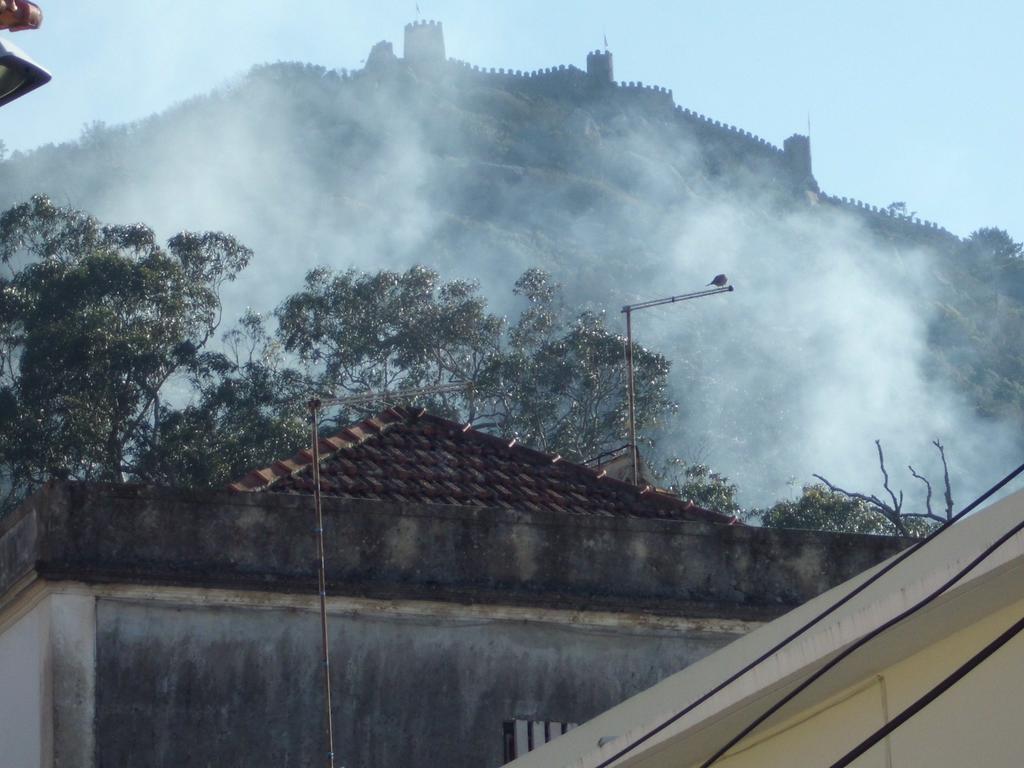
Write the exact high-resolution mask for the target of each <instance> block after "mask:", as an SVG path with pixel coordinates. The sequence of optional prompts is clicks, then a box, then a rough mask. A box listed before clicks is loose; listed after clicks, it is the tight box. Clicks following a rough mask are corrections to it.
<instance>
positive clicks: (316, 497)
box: [309, 398, 334, 768]
mask: <svg viewBox="0 0 1024 768" xmlns="http://www.w3.org/2000/svg"><path fill="white" fill-rule="evenodd" d="M309 417H310V421H311V422H312V433H313V507H314V508H315V510H316V544H317V559H318V572H319V580H320V637H321V640H322V642H323V654H324V655H323V668H324V730H325V733H324V736H325V738H326V739H327V766H328V768H334V717H333V715H332V714H331V650H330V644H329V642H328V636H327V569H326V566H325V564H324V514H323V507H322V505H321V503H320V425H319V421H320V401H319V400H317V399H316V398H313V399H312V400H310V401H309Z"/></svg>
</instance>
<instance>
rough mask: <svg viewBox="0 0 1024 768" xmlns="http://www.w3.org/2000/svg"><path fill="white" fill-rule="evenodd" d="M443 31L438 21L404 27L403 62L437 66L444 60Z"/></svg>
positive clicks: (415, 23)
mask: <svg viewBox="0 0 1024 768" xmlns="http://www.w3.org/2000/svg"><path fill="white" fill-rule="evenodd" d="M445 58H446V56H445V52H444V30H443V29H442V28H441V22H439V21H414V22H412V23H411V24H406V25H405V60H406V61H407V62H409V63H410V64H413V65H416V64H439V63H441V62H443V61H444V60H445Z"/></svg>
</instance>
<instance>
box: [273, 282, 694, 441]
mask: <svg viewBox="0 0 1024 768" xmlns="http://www.w3.org/2000/svg"><path fill="white" fill-rule="evenodd" d="M514 290H515V293H516V294H517V295H519V296H521V297H522V298H523V299H524V300H525V301H526V307H525V308H524V310H523V311H522V312H521V313H520V315H519V317H518V319H517V321H516V322H515V323H514V324H513V325H511V326H509V325H508V324H507V323H506V321H505V320H504V319H503V318H500V317H497V316H495V315H493V314H491V313H489V312H488V311H487V303H486V301H485V300H484V299H483V298H482V297H481V296H480V295H479V293H478V287H477V286H476V284H474V283H469V282H465V281H452V282H447V283H446V282H443V281H441V280H440V278H439V277H438V275H437V273H436V272H433V271H432V270H429V269H427V268H425V267H413V268H412V269H410V270H408V271H406V272H404V273H401V274H399V273H395V272H387V271H384V272H378V273H376V274H362V273H357V272H355V271H352V270H349V271H348V272H344V273H335V272H332V271H330V270H327V269H317V270H313V271H312V272H310V273H309V274H308V275H307V277H306V282H305V286H304V288H303V289H302V290H301V291H299V292H298V293H296V294H294V295H292V296H290V297H289V298H288V299H286V300H285V301H284V302H283V303H282V304H281V306H280V307H279V308H278V310H277V313H276V315H277V319H278V322H279V338H280V340H281V343H282V345H283V348H284V349H285V351H287V352H289V353H293V354H295V355H297V356H298V358H299V360H300V361H301V362H302V363H303V364H304V365H305V366H306V367H307V371H308V374H309V376H310V378H311V380H312V381H315V382H316V386H317V387H318V389H319V391H321V392H324V393H328V392H330V393H335V392H349V393H364V392H367V391H380V392H390V393H394V392H396V391H400V390H402V389H407V388H412V387H422V386H426V385H432V384H447V383H452V382H454V383H464V384H466V385H468V386H467V389H466V390H465V392H463V393H460V394H456V395H445V396H438V397H436V398H432V399H431V398H426V399H424V401H423V404H425V405H427V406H428V407H429V408H430V409H431V410H433V411H435V412H437V413H441V414H442V415H445V416H448V417H450V418H455V419H460V420H466V421H471V422H473V423H474V424H475V425H476V426H477V427H478V428H481V429H489V430H492V431H495V432H497V433H499V434H502V435H505V436H508V437H516V438H518V439H520V440H522V441H523V442H525V443H527V444H529V445H532V446H535V447H537V448H539V449H541V450H544V451H550V452H552V453H561V454H563V455H565V456H567V457H571V458H574V459H586V458H589V457H590V456H593V455H595V454H597V453H599V452H601V451H603V450H606V449H607V448H609V447H611V446H613V445H619V444H621V442H622V441H623V439H624V436H625V374H624V366H623V343H624V340H623V338H622V337H621V336H619V335H617V334H614V333H612V332H611V331H609V330H608V329H607V327H606V326H605V322H604V318H603V317H602V316H600V315H598V314H595V313H593V312H578V313H576V314H575V316H573V315H571V314H570V313H568V312H566V311H565V310H564V308H563V307H562V306H561V301H560V298H559V295H560V294H559V286H557V285H556V284H554V283H552V282H551V279H550V277H549V276H548V275H547V274H546V273H545V272H543V271H542V270H530V271H528V272H527V273H525V274H524V275H523V276H522V277H521V278H520V279H519V281H517V283H516V285H515V289H514ZM635 360H636V370H637V382H638V385H637V393H638V394H637V413H638V423H639V424H640V425H641V426H654V425H656V424H657V423H658V421H659V420H660V419H662V418H664V417H665V416H667V414H669V413H671V411H672V410H673V408H674V404H673V403H671V402H670V401H669V399H668V397H667V395H666V390H667V375H668V367H669V364H668V361H667V360H665V358H663V357H661V356H660V355H657V354H655V353H653V352H649V351H648V350H644V349H642V348H640V347H637V348H636V351H635ZM392 397H393V395H392ZM349 417H350V414H349V413H347V412H343V411H342V412H338V413H336V414H335V416H334V418H335V419H336V420H339V421H340V420H342V419H345V418H349Z"/></svg>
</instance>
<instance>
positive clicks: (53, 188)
mask: <svg viewBox="0 0 1024 768" xmlns="http://www.w3.org/2000/svg"><path fill="white" fill-rule="evenodd" d="M718 160H720V161H721V164H722V166H723V167H721V168H719V167H713V166H714V164H710V165H709V158H708V147H707V145H705V144H702V143H701V140H700V139H699V137H698V136H697V135H696V134H693V133H692V132H688V131H687V130H685V129H683V128H681V127H680V125H679V124H678V122H677V121H675V120H674V119H673V118H672V115H671V114H670V113H667V114H663V113H661V112H658V111H657V110H656V109H648V108H645V107H639V106H637V107H632V106H629V105H626V104H625V103H624V102H621V101H615V102H613V101H601V100H598V101H587V100H585V99H584V100H579V99H575V97H574V98H571V99H553V100H551V99H544V98H538V97H531V96H528V95H524V94H522V93H516V92H515V91H509V90H507V89H505V88H503V87H498V86H495V85H493V82H492V81H488V80H486V79H483V78H479V77H470V76H468V75H462V76H459V77H452V78H443V77H441V78H439V77H436V76H431V75H429V74H423V75H411V74H410V73H408V72H405V71H404V70H401V69H397V70H396V71H394V72H392V73H391V74H382V75H380V76H379V77H361V78H357V79H346V78H345V77H343V76H341V75H339V73H335V72H328V71H326V70H323V69H320V68H316V67H309V66H301V65H277V66H273V67H269V68H264V69H261V70H259V71H257V72H254V73H253V74H252V75H250V76H248V77H246V78H243V79H241V80H239V81H238V82H236V83H233V84H230V85H229V86H226V87H225V88H223V89H221V90H220V91H218V92H216V93H213V94H210V95H208V96H203V97H199V98H196V99H194V100H191V101H189V102H186V103H184V104H181V105H178V106H177V107H175V108H173V109H172V110H169V111H168V112H167V113H164V114H163V115H159V116H155V117H153V118H150V119H147V120H145V121H143V122H141V123H139V124H137V125H134V126H129V127H126V128H114V129H105V128H95V129H93V130H91V131H89V132H88V133H87V135H85V136H83V139H82V141H81V142H79V144H77V145H74V146H64V147H56V148H48V149H44V150H41V151H39V152H36V153H34V154H31V155H28V156H24V157H20V158H15V159H13V160H9V161H7V162H5V163H2V164H0V188H2V189H3V192H2V196H3V201H2V202H3V203H4V204H5V205H6V204H9V203H11V202H14V201H16V200H18V199H23V198H24V197H27V196H28V195H29V194H32V193H35V192H46V193H48V194H50V195H51V196H52V197H53V198H54V199H55V200H57V201H58V202H60V203H62V204H69V205H73V206H76V207H81V208H84V209H86V210H89V211H90V212H92V213H94V214H96V215H97V216H99V217H100V218H101V219H103V220H108V221H118V222H127V221H144V222H146V223H148V224H150V225H151V226H153V227H154V228H155V229H156V230H157V231H158V233H159V234H160V235H161V236H168V235H170V234H172V233H174V232H177V231H180V230H184V229H189V230H204V229H215V230H223V231H226V232H230V233H231V234H233V235H235V236H236V237H238V238H239V239H240V240H241V241H242V242H245V243H246V244H248V245H250V246H251V247H253V248H254V249H255V251H256V258H255V260H254V263H253V265H252V266H251V267H250V268H249V269H248V270H247V271H246V272H245V273H244V274H243V275H242V276H241V277H240V279H239V280H238V281H237V282H236V283H234V284H232V285H231V286H229V288H228V290H227V293H226V295H225V301H226V311H225V317H226V318H228V319H229V321H230V319H231V318H234V317H238V316H240V315H241V314H242V312H243V311H244V309H245V308H246V307H252V308H254V309H256V310H258V311H262V312H267V311H269V310H271V309H273V308H274V307H275V306H276V305H277V304H278V303H279V302H280V301H281V300H282V299H284V298H285V297H286V296H287V295H288V294H289V293H291V292H293V291H294V290H296V289H298V288H299V286H300V283H301V280H302V278H303V276H304V274H305V272H306V271H307V270H308V269H310V268H312V267H313V266H316V265H320V264H326V265H328V266H331V267H333V268H335V269H345V268H348V267H355V268H357V269H363V270H377V269H383V268H391V269H405V268H407V267H409V266H412V265H413V264H417V263H422V264H426V265H428V266H431V267H434V268H436V269H438V270H439V271H440V272H441V274H442V276H443V277H444V278H446V279H452V278H456V277H469V278H474V279H477V280H479V282H480V283H481V286H482V288H483V292H484V294H485V295H487V296H488V297H489V298H490V299H491V303H492V308H495V309H497V310H498V311H507V310H509V309H510V308H511V307H512V306H513V303H512V299H511V290H510V289H511V285H512V283H513V281H514V280H515V278H516V277H517V276H518V275H519V274H520V273H521V272H522V271H524V270H525V269H527V268H529V267H533V266H540V267H543V268H545V269H547V270H549V271H551V272H552V273H553V274H554V276H555V277H556V279H558V280H559V281H560V282H562V284H563V286H564V288H565V291H566V296H567V300H568V301H569V303H570V304H573V303H575V304H580V305H588V306H589V307H591V308H594V309H599V310H606V311H607V312H608V317H609V322H610V324H612V325H613V327H614V324H615V323H617V322H619V321H618V309H619V307H621V306H622V305H623V304H625V303H629V302H631V301H635V300H638V299H648V298H657V297H660V296H663V295H668V294H673V293H681V292H685V291H688V290H693V289H695V288H700V287H701V286H703V285H704V284H705V283H707V282H708V281H709V280H710V279H711V277H712V276H713V275H715V274H717V273H719V272H725V273H727V274H728V275H729V276H730V278H731V279H732V282H733V283H734V284H735V286H736V290H735V291H734V292H733V293H730V294H724V295H720V296H714V297H711V298H707V299H701V300H699V301H694V302H687V303H685V304H680V305H672V306H667V307H661V308H658V309H653V310H650V311H646V312H642V313H637V315H636V316H635V331H634V332H635V336H636V339H637V341H638V342H639V343H641V344H643V345H645V346H649V347H651V348H654V349H656V350H658V351H660V352H662V353H664V354H665V355H666V356H668V357H669V358H670V359H671V360H673V373H672V386H673V390H674V394H675V397H676V398H677V399H678V401H679V402H680V404H681V412H680V415H679V418H678V420H677V421H676V422H675V423H674V424H673V425H672V426H671V427H669V428H668V429H666V430H664V431H663V432H662V433H660V434H658V435H655V436H654V437H655V438H656V439H657V443H658V452H659V453H661V454H663V455H677V456H681V457H683V458H685V459H688V460H691V461H703V462H707V463H709V464H711V465H712V466H713V467H714V468H715V469H716V470H718V471H720V472H722V473H724V474H726V475H728V476H729V477H730V478H731V479H732V480H733V481H735V482H736V483H737V484H738V485H739V486H740V488H741V491H742V501H743V503H744V504H746V505H749V506H767V505H768V504H770V503H772V502H773V501H775V500H776V499H778V498H781V497H787V496H792V495H794V494H796V493H798V492H799V486H800V485H801V484H803V483H806V482H811V481H812V474H813V473H820V474H823V475H825V476H826V477H828V478H829V479H830V480H832V481H834V482H835V483H837V484H840V485H842V486H844V487H847V488H850V489H856V490H861V491H866V492H874V493H882V489H881V487H880V474H879V470H878V465H877V458H876V455H875V446H874V440H875V439H881V440H882V442H883V446H884V447H885V449H886V458H887V466H888V468H889V471H890V474H891V475H892V485H893V487H894V488H903V489H906V491H907V494H908V497H909V498H910V501H908V505H907V509H908V510H909V509H910V508H911V507H912V506H914V505H920V504H921V499H922V491H923V484H922V483H920V481H918V480H915V479H913V478H912V477H911V476H910V475H909V473H908V471H907V470H906V465H907V464H913V465H914V467H915V468H916V469H917V470H918V471H919V472H921V473H923V474H925V475H926V476H928V477H930V478H932V480H933V484H935V485H936V487H937V488H938V487H939V483H940V481H941V465H939V464H938V455H937V452H936V451H935V450H934V448H933V447H932V446H931V440H932V439H934V438H939V439H941V440H942V441H943V442H944V443H945V445H946V447H947V451H948V455H949V459H950V469H951V472H952V474H953V477H954V482H955V488H954V491H955V492H956V493H957V497H958V500H959V501H961V502H963V501H967V500H968V499H969V497H970V496H972V495H973V494H975V493H976V492H977V491H979V490H981V489H982V488H984V487H985V486H987V485H988V484H989V483H990V482H991V481H993V480H994V479H996V478H995V475H998V474H1001V472H1002V471H1003V470H1004V468H1008V467H1009V465H1010V464H1013V463H1016V462H1015V456H1016V450H1017V448H1018V447H1019V440H1018V437H1017V436H1016V435H1015V434H1014V432H1013V431H1012V430H1011V429H1010V428H1009V427H1007V426H1003V425H1000V424H998V423H994V422H992V421H989V420H983V419H981V418H980V417H978V416H976V415H975V413H974V410H973V408H972V406H971V405H970V404H969V403H968V402H967V401H966V399H965V398H964V397H963V396H962V395H961V394H959V393H958V392H957V391H956V390H955V389H954V388H953V387H952V386H951V385H950V384H949V383H947V382H946V381H945V380H943V379H941V378H939V377H937V376H936V375H935V374H934V373H933V371H932V367H933V366H931V365H930V363H931V361H930V356H931V355H932V352H930V348H929V344H928V333H929V327H930V324H931V322H932V320H933V317H934V313H935V312H937V311H938V309H939V306H940V301H941V292H942V288H941V285H940V284H939V283H938V282H937V280H936V276H935V275H936V270H935V265H936V263H937V261H938V260H939V259H940V256H939V255H937V254H936V253H933V252H931V251H929V250H928V249H926V248H923V247H910V246H901V247H900V248H897V247H895V246H894V245H893V244H892V243H891V242H887V241H885V240H882V239H880V238H878V236H877V235H876V234H874V233H873V232H871V231H870V230H869V229H868V228H867V227H866V226H865V224H864V222H863V220H862V219H859V218H858V217H857V216H856V215H855V214H852V213H848V212H843V211H841V210H838V209H834V208H830V207H828V206H822V205H815V204H813V201H810V200H808V201H807V202H806V203H803V202H799V203H797V204H794V203H793V200H792V197H791V196H787V195H786V194H782V193H780V184H781V183H782V182H781V181H780V180H779V179H775V178H772V177H771V176H770V174H769V173H768V172H767V171H765V170H764V169H763V168H759V167H757V166H756V165H752V164H749V163H748V162H747V161H746V159H745V158H744V157H742V156H740V157H732V158H728V157H726V158H724V159H723V158H718ZM716 162H717V161H716Z"/></svg>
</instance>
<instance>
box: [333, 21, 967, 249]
mask: <svg viewBox="0 0 1024 768" xmlns="http://www.w3.org/2000/svg"><path fill="white" fill-rule="evenodd" d="M392 55H393V54H392V52H391V50H390V47H389V46H385V45H384V44H383V43H378V45H377V46H375V51H374V55H373V57H372V59H373V60H374V62H375V63H377V62H382V63H388V62H390V61H391V56H392ZM403 59H404V61H405V62H406V63H407V64H408V65H409V66H412V67H414V68H417V69H422V68H424V67H427V66H429V67H430V68H431V69H433V68H435V67H437V66H439V65H444V66H445V67H446V68H447V70H448V71H450V72H453V73H459V74H460V75H462V76H470V77H482V78H488V79H493V80H495V81H497V82H501V83H506V84H510V85H511V86H513V87H516V88H525V89H526V90H527V91H529V92H536V93H538V94H543V95H546V96H551V97H556V98H557V97H558V96H560V95H566V96H571V97H572V98H576V99H593V98H624V99H633V98H636V99H641V100H642V102H643V103H645V104H648V105H650V106H651V107H652V108H655V109H660V108H663V107H664V108H667V112H668V113H669V114H670V115H672V116H674V119H676V120H679V121H681V122H683V123H685V124H686V125H687V126H688V128H690V129H691V130H694V131H696V132H697V134H698V135H699V136H701V137H703V138H704V139H705V140H708V141H712V142H715V143H717V144H720V145H725V146H728V147H731V151H735V152H737V153H740V154H741V155H742V154H747V155H750V156H751V157H752V158H755V159H759V160H760V161H762V162H770V163H778V164H780V165H779V169H780V171H781V172H782V173H783V174H785V176H787V177H788V178H790V179H792V181H793V183H794V184H795V185H796V186H797V187H801V188H806V189H808V190H811V191H815V192H817V191H818V186H817V182H816V181H815V180H814V175H813V168H812V163H811V146H810V137H808V136H803V135H799V134H794V135H793V136H790V137H788V138H787V139H786V140H785V141H784V142H783V145H782V146H781V147H779V146H777V145H775V144H773V143H771V142H769V141H767V140H765V139H764V138H762V137H760V136H757V135H755V134H753V133H751V132H750V131H746V130H743V129H742V128H737V127H736V126H734V125H728V124H725V123H722V122H721V121H719V120H714V119H712V118H710V117H708V116H706V115H703V114H700V113H698V112H695V111H692V110H690V109H687V108H684V107H682V106H680V105H677V104H676V103H675V99H674V94H673V92H672V90H671V89H670V88H665V87H662V86H659V85H648V84H645V83H643V82H640V81H632V80H630V81H621V82H617V81H616V80H615V79H614V67H613V56H612V52H611V51H609V50H601V49H595V50H592V51H588V52H587V56H586V70H585V71H584V70H581V69H579V68H578V67H575V66H573V65H565V64H559V65H557V66H552V67H543V68H541V69H536V70H532V71H530V70H521V69H506V68H503V67H502V68H495V67H490V68H488V67H480V66H478V65H476V64H470V63H469V62H466V61H461V60H459V59H448V58H447V56H446V54H445V43H444V29H443V26H442V24H441V22H439V21H434V20H426V19H420V20H416V21H413V22H410V23H408V24H406V25H405V49H404V56H403ZM367 63H368V64H369V63H370V61H369V60H368V61H367ZM354 74H358V73H354ZM342 77H343V78H347V77H349V75H347V74H343V75H342ZM819 199H820V200H821V202H823V203H827V204H831V205H836V206H843V207H848V208H852V209H856V210H858V211H860V212H863V213H870V214H874V215H877V216H879V217H882V218H884V219H885V220H886V221H888V222H893V223H896V224H897V225H898V226H908V227H914V228H919V229H923V230H931V231H933V232H935V233H937V234H939V235H943V236H949V237H954V236H953V235H951V234H950V233H948V232H947V231H946V230H944V229H942V228H941V227H939V226H938V225H937V224H935V223H933V222H930V221H921V220H920V219H917V218H911V217H905V216H900V215H899V214H896V213H894V212H892V211H889V210H887V209H884V208H883V209H879V208H877V207H876V206H870V205H867V204H865V203H862V202H861V201H857V200H847V199H846V198H839V197H833V196H830V195H826V194H819Z"/></svg>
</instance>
